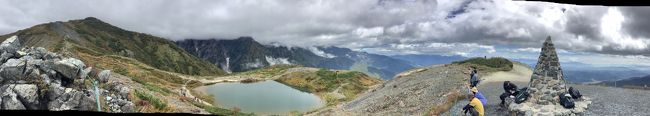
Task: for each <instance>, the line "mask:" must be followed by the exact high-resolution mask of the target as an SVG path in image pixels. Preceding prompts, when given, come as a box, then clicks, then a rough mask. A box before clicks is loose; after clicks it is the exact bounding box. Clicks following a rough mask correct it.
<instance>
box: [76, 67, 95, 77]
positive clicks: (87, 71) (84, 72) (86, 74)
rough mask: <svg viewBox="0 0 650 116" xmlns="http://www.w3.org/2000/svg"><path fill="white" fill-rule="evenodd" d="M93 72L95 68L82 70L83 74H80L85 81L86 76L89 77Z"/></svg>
mask: <svg viewBox="0 0 650 116" xmlns="http://www.w3.org/2000/svg"><path fill="white" fill-rule="evenodd" d="M92 70H93V67H88V68H86V69H84V70H82V71H81V73H80V74H79V75H80V76H79V77H81V78H82V79H85V78H86V76H88V73H90V71H92Z"/></svg>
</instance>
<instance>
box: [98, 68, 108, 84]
mask: <svg viewBox="0 0 650 116" xmlns="http://www.w3.org/2000/svg"><path fill="white" fill-rule="evenodd" d="M97 76H98V77H99V81H100V82H102V83H106V82H108V78H109V77H110V76H111V70H102V71H101V72H99V74H98V75H97Z"/></svg>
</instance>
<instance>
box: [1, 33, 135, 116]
mask: <svg viewBox="0 0 650 116" xmlns="http://www.w3.org/2000/svg"><path fill="white" fill-rule="evenodd" d="M0 52H2V55H0V61H1V62H2V65H1V66H0V90H1V92H0V97H1V99H0V103H1V104H0V109H4V110H54V111H58V110H88V111H96V110H97V104H96V103H97V101H96V100H97V99H96V95H97V94H98V93H99V94H102V93H104V94H107V93H113V94H117V95H113V97H114V98H115V99H113V100H111V101H109V102H108V104H110V105H111V107H109V108H107V110H111V111H119V112H132V111H134V104H133V103H132V102H131V100H130V99H129V97H128V92H129V90H130V89H129V88H128V87H125V86H122V85H121V84H120V83H106V82H107V80H108V78H110V71H102V72H101V73H100V72H96V71H95V70H93V68H92V67H87V66H86V65H85V64H84V62H82V61H80V60H78V59H75V58H69V57H62V56H60V55H58V54H56V53H52V52H48V51H47V50H45V49H44V48H41V47H37V48H25V47H22V46H21V45H20V39H18V37H16V36H12V37H10V38H8V39H6V41H4V42H2V44H0ZM93 81H101V82H102V83H106V84H110V85H112V86H107V87H105V88H106V89H104V88H102V89H101V90H100V91H94V89H93V87H95V86H92V84H91V82H93ZM102 104H103V103H102Z"/></svg>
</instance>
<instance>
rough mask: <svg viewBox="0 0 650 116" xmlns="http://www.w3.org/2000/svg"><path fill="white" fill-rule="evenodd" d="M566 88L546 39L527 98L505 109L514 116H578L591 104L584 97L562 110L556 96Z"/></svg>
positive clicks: (553, 53) (548, 38) (552, 50)
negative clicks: (574, 105) (571, 106)
mask: <svg viewBox="0 0 650 116" xmlns="http://www.w3.org/2000/svg"><path fill="white" fill-rule="evenodd" d="M566 86H567V85H566V84H565V80H564V74H563V73H562V67H561V65H560V60H559V58H558V55H557V53H556V51H555V47H554V44H553V42H552V41H551V37H550V36H549V37H547V38H546V40H545V41H544V44H543V46H542V50H541V52H540V55H539V58H538V61H537V65H535V69H534V70H533V75H532V76H531V79H530V82H529V83H528V88H529V89H530V91H529V93H530V97H529V99H528V100H527V101H525V102H523V103H521V104H510V105H509V106H508V109H509V110H510V111H511V112H515V113H516V114H517V115H541V116H546V115H549V116H553V115H555V116H570V115H576V114H581V113H582V112H584V111H585V109H587V107H588V106H589V104H591V101H589V98H587V97H584V96H583V97H582V98H581V99H577V100H575V102H574V103H575V104H576V107H575V108H573V109H566V108H564V107H562V106H561V105H560V103H559V102H560V100H559V97H558V96H559V95H560V94H562V93H564V92H567V87H566Z"/></svg>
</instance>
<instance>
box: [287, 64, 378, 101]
mask: <svg viewBox="0 0 650 116" xmlns="http://www.w3.org/2000/svg"><path fill="white" fill-rule="evenodd" d="M276 81H278V82H280V83H283V84H285V85H288V86H290V87H292V88H295V89H298V90H300V91H305V92H310V93H315V94H317V95H319V96H321V98H323V99H325V101H327V105H328V106H331V105H336V104H338V103H340V102H343V101H349V100H352V99H353V98H355V97H356V95H358V94H359V93H361V92H363V91H365V90H367V89H368V87H369V86H371V85H375V84H378V83H380V82H381V80H379V79H377V78H373V77H369V76H368V75H366V74H364V73H361V72H356V71H329V70H326V69H320V70H318V71H316V72H292V73H289V74H287V75H284V76H283V77H281V78H279V79H277V80H276ZM337 90H338V91H337ZM334 92H338V93H341V94H343V95H344V96H345V98H344V99H339V98H337V97H335V96H332V95H330V94H332V93H334Z"/></svg>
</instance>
